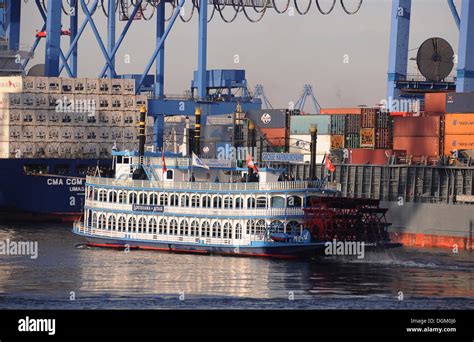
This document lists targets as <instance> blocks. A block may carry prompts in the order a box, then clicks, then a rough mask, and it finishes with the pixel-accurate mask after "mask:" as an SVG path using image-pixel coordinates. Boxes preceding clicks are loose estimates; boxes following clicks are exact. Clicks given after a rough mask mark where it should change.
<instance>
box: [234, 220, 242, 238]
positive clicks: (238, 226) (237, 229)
mask: <svg viewBox="0 0 474 342" xmlns="http://www.w3.org/2000/svg"><path fill="white" fill-rule="evenodd" d="M234 239H242V225H241V224H240V223H236V224H235V234H234Z"/></svg>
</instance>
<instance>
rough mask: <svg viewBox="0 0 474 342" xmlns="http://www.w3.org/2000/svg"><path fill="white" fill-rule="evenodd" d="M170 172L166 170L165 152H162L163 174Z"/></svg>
mask: <svg viewBox="0 0 474 342" xmlns="http://www.w3.org/2000/svg"><path fill="white" fill-rule="evenodd" d="M166 171H168V169H167V168H166V162H165V150H161V172H162V173H165V172H166Z"/></svg>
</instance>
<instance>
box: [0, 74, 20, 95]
mask: <svg viewBox="0 0 474 342" xmlns="http://www.w3.org/2000/svg"><path fill="white" fill-rule="evenodd" d="M22 91H23V77H22V76H3V77H0V92H2V93H21V92H22Z"/></svg>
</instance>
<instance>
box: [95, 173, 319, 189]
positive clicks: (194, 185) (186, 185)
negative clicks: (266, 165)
mask: <svg viewBox="0 0 474 342" xmlns="http://www.w3.org/2000/svg"><path fill="white" fill-rule="evenodd" d="M86 182H87V183H88V184H90V185H106V186H117V187H129V188H137V189H146V188H158V189H164V190H204V191H262V190H263V191H265V190H301V189H307V188H314V184H313V182H308V181H287V182H268V183H209V182H168V181H147V180H133V179H123V180H118V179H114V178H101V177H91V176H87V180H86Z"/></svg>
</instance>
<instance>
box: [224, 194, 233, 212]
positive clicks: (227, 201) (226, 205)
mask: <svg viewBox="0 0 474 342" xmlns="http://www.w3.org/2000/svg"><path fill="white" fill-rule="evenodd" d="M224 208H226V209H231V208H232V197H230V196H226V197H224Z"/></svg>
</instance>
